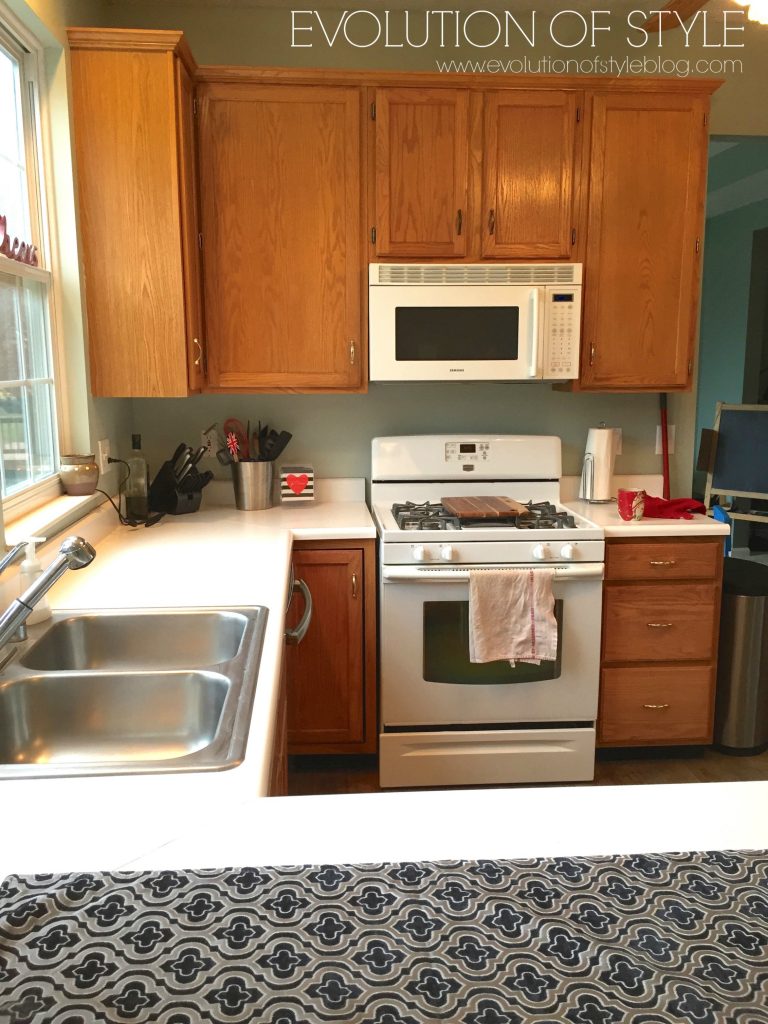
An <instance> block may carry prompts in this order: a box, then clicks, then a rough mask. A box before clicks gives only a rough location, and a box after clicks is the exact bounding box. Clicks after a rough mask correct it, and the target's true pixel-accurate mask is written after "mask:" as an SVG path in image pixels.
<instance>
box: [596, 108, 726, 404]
mask: <svg viewBox="0 0 768 1024" xmlns="http://www.w3.org/2000/svg"><path fill="white" fill-rule="evenodd" d="M709 91H712V90H711V89H709V90H707V92H709ZM708 100H709V97H708V95H706V94H702V93H701V92H699V93H686V92H665V93H661V92H655V93H654V92H647V91H640V90H637V91H635V90H632V91H630V90H627V91H626V92H614V91H609V92H606V93H597V94H596V95H595V97H594V102H593V114H592V143H591V163H590V174H589V180H590V190H589V215H588V226H587V248H586V255H585V260H584V327H583V334H582V351H581V379H580V384H581V387H582V388H584V389H587V390H590V391H594V390H607V391H622V390H625V391H680V390H685V389H687V388H689V387H690V385H691V375H692V370H693V357H694V341H695V332H696V325H697V315H698V306H699V285H700V274H701V265H700V264H701V238H702V231H703V216H704V200H705V187H706V159H707V128H706V115H707V111H708V109H709V103H708Z"/></svg>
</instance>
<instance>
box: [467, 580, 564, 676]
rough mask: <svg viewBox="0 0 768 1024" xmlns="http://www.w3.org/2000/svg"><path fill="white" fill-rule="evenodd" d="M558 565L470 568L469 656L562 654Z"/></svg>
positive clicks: (476, 659) (550, 657) (477, 659)
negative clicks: (554, 583)
mask: <svg viewBox="0 0 768 1024" xmlns="http://www.w3.org/2000/svg"><path fill="white" fill-rule="evenodd" d="M554 576H555V573H554V571H553V570H552V569H470V570H469V660H470V661H471V662H473V663H475V664H477V663H481V662H486V661H504V660H508V661H510V662H511V663H512V666H513V667H514V665H515V662H517V661H523V662H528V663H529V664H533V665H538V664H539V663H540V662H542V661H554V660H555V659H556V658H557V620H556V619H555V599H554V596H553V594H552V580H553V579H554Z"/></svg>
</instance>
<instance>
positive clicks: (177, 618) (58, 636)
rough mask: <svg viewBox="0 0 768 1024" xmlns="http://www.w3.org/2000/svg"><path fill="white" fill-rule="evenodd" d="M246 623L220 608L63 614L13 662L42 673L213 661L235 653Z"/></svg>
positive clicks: (242, 617)
mask: <svg viewBox="0 0 768 1024" xmlns="http://www.w3.org/2000/svg"><path fill="white" fill-rule="evenodd" d="M247 625H248V619H247V617H246V616H245V615H244V614H243V613H242V612H236V611H223V610H222V611H197V610H194V611H193V610H190V611H188V612H184V611H181V612H179V611H171V612H143V611H142V612H127V613H126V612H101V613H98V612H92V613H86V614H82V615H68V616H67V617H66V618H63V619H61V620H60V621H58V622H55V623H54V624H53V625H52V626H51V628H50V629H48V630H47V631H46V632H45V634H44V635H43V636H42V637H41V638H40V639H39V640H38V641H37V643H34V644H33V645H32V646H31V647H30V648H28V650H26V651H25V652H24V653H23V654H22V655H21V657H20V658H19V664H20V665H23V666H24V667H25V668H31V669H34V670H35V671H45V672H56V671H70V670H74V671H81V670H83V669H87V670H93V669H99V670H104V671H111V670H113V669H115V670H119V671H123V670H126V669H135V668H136V667H137V666H139V667H150V668H152V669H171V668H200V667H206V666H209V665H219V664H221V662H223V661H231V660H232V659H233V658H234V657H236V655H237V652H238V650H239V649H240V645H241V644H242V642H243V637H244V635H245V630H246V627H247Z"/></svg>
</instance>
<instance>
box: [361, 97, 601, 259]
mask: <svg viewBox="0 0 768 1024" xmlns="http://www.w3.org/2000/svg"><path fill="white" fill-rule="evenodd" d="M582 110H583V94H582V93H581V92H580V91H577V90H555V89H545V88H540V89H503V90H502V89H500V90H483V91H482V92H477V91H475V92H471V91H470V90H469V89H460V88H419V87H416V86H410V87H399V88H378V89H376V91H375V102H374V106H373V107H372V111H373V112H374V114H375V128H374V134H375V161H374V177H375V182H374V188H373V193H374V210H373V221H374V224H373V226H374V229H375V234H372V240H373V238H374V237H375V242H374V245H373V249H374V251H375V255H376V257H388V258H398V257H402V258H421V259H439V258H442V259H446V258H455V257H460V258H461V257H468V258H472V259H478V258H497V259H507V260H514V259H529V260H538V259H568V258H571V257H572V256H573V252H574V245H575V243H576V237H577V220H578V217H579V211H578V198H579V195H580V192H579V186H580V154H581V124H582Z"/></svg>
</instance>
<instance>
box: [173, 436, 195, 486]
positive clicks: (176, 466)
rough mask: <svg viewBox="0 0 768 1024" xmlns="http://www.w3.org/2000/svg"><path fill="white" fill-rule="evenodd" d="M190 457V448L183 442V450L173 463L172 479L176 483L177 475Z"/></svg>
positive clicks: (178, 475)
mask: <svg viewBox="0 0 768 1024" xmlns="http://www.w3.org/2000/svg"><path fill="white" fill-rule="evenodd" d="M191 458H192V449H191V448H190V447H189V445H187V444H185V445H184V451H183V452H182V453H181V455H179V457H178V458H177V459H176V460H175V462H174V463H173V478H174V480H175V481H176V482H177V483H178V481H179V477H180V475H181V473H182V472H183V470H184V467H185V466H186V465H188V464H189V461H190V459H191Z"/></svg>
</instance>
